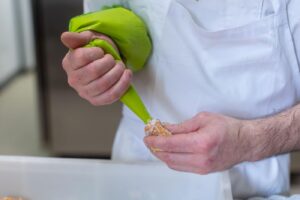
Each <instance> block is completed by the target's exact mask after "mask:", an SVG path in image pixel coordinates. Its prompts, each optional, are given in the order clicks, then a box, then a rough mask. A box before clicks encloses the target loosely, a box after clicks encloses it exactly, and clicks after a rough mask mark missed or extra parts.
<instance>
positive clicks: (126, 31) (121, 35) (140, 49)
mask: <svg viewBox="0 0 300 200" xmlns="http://www.w3.org/2000/svg"><path fill="white" fill-rule="evenodd" d="M87 30H91V31H96V32H99V33H102V34H105V35H107V36H109V37H110V38H112V39H113V40H114V42H115V43H116V44H117V46H118V48H119V50H120V52H121V53H120V54H121V55H119V53H118V52H117V50H115V48H113V47H112V45H111V44H110V43H108V42H107V41H105V40H101V39H94V40H92V41H90V42H89V44H87V45H86V46H85V47H100V48H102V49H103V50H104V52H105V53H107V54H111V55H112V56H113V57H114V58H115V60H117V61H121V60H124V61H125V64H126V65H127V66H128V67H129V68H130V69H132V70H133V71H138V70H140V69H142V68H143V67H144V65H145V63H146V62H147V59H148V57H149V56H150V53H151V50H152V44H151V41H150V38H149V35H148V32H147V28H146V26H145V24H144V23H143V21H142V20H141V19H140V18H139V17H138V16H136V15H135V14H134V13H133V12H131V11H129V10H127V9H125V8H122V7H117V8H111V9H105V10H102V11H97V12H93V13H88V14H84V15H80V16H77V17H74V18H72V19H71V21H70V25H69V31H70V32H82V31H87ZM122 58H123V59H122ZM120 100H121V102H123V103H124V104H125V105H126V106H127V107H128V108H129V109H130V110H131V111H132V112H133V113H135V114H136V115H137V116H138V117H139V118H140V119H141V120H142V121H143V122H144V123H145V124H146V123H148V122H149V120H151V119H152V117H151V116H150V114H149V112H148V111H147V109H146V107H145V105H144V103H143V101H142V100H141V98H140V96H139V95H138V93H137V91H136V90H135V88H134V87H133V85H131V86H130V87H129V89H128V90H127V91H126V93H125V94H124V95H123V96H122V97H121V99H120Z"/></svg>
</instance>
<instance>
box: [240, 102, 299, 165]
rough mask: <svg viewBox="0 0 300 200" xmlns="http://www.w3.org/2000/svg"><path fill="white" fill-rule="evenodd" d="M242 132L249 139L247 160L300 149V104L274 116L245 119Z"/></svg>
mask: <svg viewBox="0 0 300 200" xmlns="http://www.w3.org/2000/svg"><path fill="white" fill-rule="evenodd" d="M241 134H242V135H243V136H245V138H247V139H248V140H249V141H248V143H247V144H248V147H249V149H250V152H251V153H249V155H248V158H247V159H246V160H247V161H256V160H261V159H264V158H267V157H270V156H273V155H277V154H282V153H287V152H291V151H297V150H300V104H298V105H297V106H294V107H293V108H291V109H289V110H287V111H284V112H282V113H280V114H277V115H274V116H272V117H268V118H265V119H257V120H249V121H245V123H244V125H243V127H242V128H241Z"/></svg>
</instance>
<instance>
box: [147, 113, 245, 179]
mask: <svg viewBox="0 0 300 200" xmlns="http://www.w3.org/2000/svg"><path fill="white" fill-rule="evenodd" d="M242 127H243V121H242V120H238V119H234V118H231V117H227V116H223V115H219V114H214V113H200V114H198V115H197V116H195V117H193V118H192V119H190V120H188V121H185V122H183V123H181V124H175V125H166V128H167V129H168V130H170V131H171V132H172V133H173V135H172V136H148V137H146V138H145V140H144V141H145V143H146V145H147V146H148V147H149V149H151V147H152V148H158V149H160V150H161V151H156V152H152V153H153V154H154V155H155V156H156V157H157V158H159V159H160V160H162V161H163V162H165V163H166V164H167V165H168V166H169V167H170V168H171V169H175V170H178V171H185V172H193V173H198V174H207V173H211V172H216V171H222V170H225V169H229V168H231V167H232V166H233V165H235V164H238V163H241V162H243V161H246V160H248V159H249V158H250V155H249V151H248V149H249V144H248V140H247V136H245V135H243V136H242V135H241V134H242V130H241V129H242ZM242 138H243V139H242Z"/></svg>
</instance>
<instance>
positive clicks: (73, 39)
mask: <svg viewBox="0 0 300 200" xmlns="http://www.w3.org/2000/svg"><path fill="white" fill-rule="evenodd" d="M93 36H94V34H93V33H92V32H91V31H84V32H81V33H73V32H64V33H63V34H62V35H61V41H62V43H63V44H64V45H65V46H66V47H67V48H69V49H76V48H78V47H82V46H84V45H86V44H88V43H89V42H90V41H91V40H92V39H93Z"/></svg>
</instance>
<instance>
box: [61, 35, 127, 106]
mask: <svg viewBox="0 0 300 200" xmlns="http://www.w3.org/2000/svg"><path fill="white" fill-rule="evenodd" d="M95 38H100V39H103V40H106V41H108V42H109V43H111V44H112V45H113V46H114V47H115V48H116V49H117V47H116V45H115V44H114V43H113V41H112V40H111V39H110V38H109V37H107V36H105V35H102V34H99V33H95V32H92V31H85V32H82V33H71V32H65V33H63V34H62V35H61V40H62V42H63V44H64V45H65V46H66V47H67V48H69V49H71V50H70V51H69V52H68V53H67V54H66V56H65V57H64V59H63V62H62V66H63V68H64V70H65V71H66V73H67V76H68V83H69V85H70V86H71V87H73V88H74V89H75V90H76V91H77V92H78V94H79V95H80V96H81V97H82V98H84V99H86V100H88V101H89V102H90V103H91V104H93V105H95V106H99V105H106V104H111V103H113V102H115V101H117V100H118V99H119V98H120V97H121V96H122V95H123V94H124V93H125V92H126V90H127V89H128V87H129V86H130V81H131V79H132V72H131V71H130V70H129V69H126V68H125V65H124V63H123V62H116V61H115V60H114V58H113V57H112V56H111V55H110V54H104V52H103V50H102V49H101V48H98V47H92V48H84V47H83V46H85V45H86V44H88V43H89V41H91V40H93V39H95Z"/></svg>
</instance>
